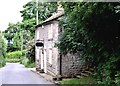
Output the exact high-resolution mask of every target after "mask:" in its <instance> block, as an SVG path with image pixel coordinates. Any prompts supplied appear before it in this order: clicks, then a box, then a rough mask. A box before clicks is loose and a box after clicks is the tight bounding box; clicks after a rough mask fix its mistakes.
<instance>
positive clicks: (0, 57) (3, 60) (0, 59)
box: [0, 56, 6, 68]
mask: <svg viewBox="0 0 120 86" xmlns="http://www.w3.org/2000/svg"><path fill="white" fill-rule="evenodd" d="M5 63H6V62H5V59H4V58H3V56H0V68H1V67H3V66H4V65H5Z"/></svg>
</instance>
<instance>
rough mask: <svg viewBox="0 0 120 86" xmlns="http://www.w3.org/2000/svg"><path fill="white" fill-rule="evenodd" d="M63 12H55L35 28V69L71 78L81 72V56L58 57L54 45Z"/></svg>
mask: <svg viewBox="0 0 120 86" xmlns="http://www.w3.org/2000/svg"><path fill="white" fill-rule="evenodd" d="M63 15H64V10H63V9H62V8H61V9H58V10H57V12H56V13H55V14H54V15H52V16H51V17H50V18H48V19H47V20H45V21H44V22H43V23H41V24H39V25H37V26H36V27H35V45H36V46H35V58H36V69H37V70H38V71H40V72H44V73H47V74H50V75H52V76H59V75H60V76H62V77H71V76H74V75H76V74H79V73H80V71H81V65H82V60H81V58H80V57H81V54H74V55H72V54H67V55H65V56H64V55H60V52H59V50H58V48H57V47H55V44H56V43H57V42H58V41H59V40H58V39H59V36H60V31H61V28H60V27H59V19H60V18H61V17H62V16H63Z"/></svg>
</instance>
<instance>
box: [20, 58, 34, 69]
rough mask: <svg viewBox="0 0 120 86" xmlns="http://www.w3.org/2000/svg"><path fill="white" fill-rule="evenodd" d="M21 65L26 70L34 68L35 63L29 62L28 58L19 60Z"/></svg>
mask: <svg viewBox="0 0 120 86" xmlns="http://www.w3.org/2000/svg"><path fill="white" fill-rule="evenodd" d="M21 64H23V65H24V66H25V67H28V68H32V67H35V63H34V62H33V61H30V60H29V59H28V58H21Z"/></svg>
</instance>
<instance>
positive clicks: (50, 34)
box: [48, 24, 53, 39]
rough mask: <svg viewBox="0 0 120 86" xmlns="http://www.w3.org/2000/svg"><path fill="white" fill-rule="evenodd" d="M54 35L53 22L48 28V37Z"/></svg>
mask: <svg viewBox="0 0 120 86" xmlns="http://www.w3.org/2000/svg"><path fill="white" fill-rule="evenodd" d="M52 36H53V24H51V25H50V28H49V30H48V39H52Z"/></svg>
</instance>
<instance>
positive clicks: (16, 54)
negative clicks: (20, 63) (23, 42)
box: [6, 50, 26, 59]
mask: <svg viewBox="0 0 120 86" xmlns="http://www.w3.org/2000/svg"><path fill="white" fill-rule="evenodd" d="M25 52H26V50H23V51H15V52H9V53H7V54H6V58H10V59H13V58H18V59H20V58H21V57H23V56H25Z"/></svg>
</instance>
